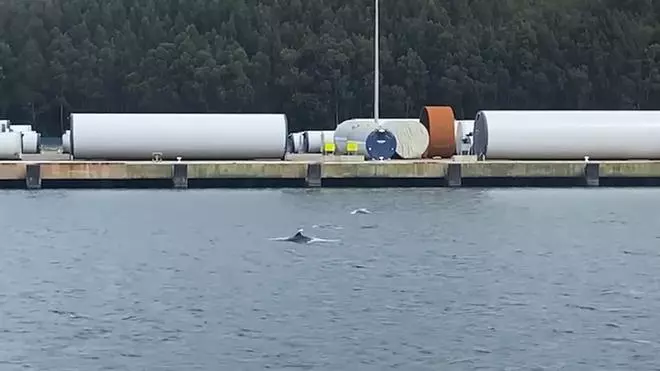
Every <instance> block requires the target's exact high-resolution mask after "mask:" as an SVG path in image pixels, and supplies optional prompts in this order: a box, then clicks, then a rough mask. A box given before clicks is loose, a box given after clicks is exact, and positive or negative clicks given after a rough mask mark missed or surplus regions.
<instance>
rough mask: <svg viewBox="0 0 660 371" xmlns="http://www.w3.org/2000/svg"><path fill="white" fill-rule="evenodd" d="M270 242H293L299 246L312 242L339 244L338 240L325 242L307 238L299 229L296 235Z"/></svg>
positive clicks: (277, 238)
mask: <svg viewBox="0 0 660 371" xmlns="http://www.w3.org/2000/svg"><path fill="white" fill-rule="evenodd" d="M270 240H271V241H285V242H293V243H299V244H308V243H312V242H339V240H326V239H323V238H314V237H309V236H305V235H304V234H303V230H302V229H299V230H298V231H297V232H296V234H294V235H293V236H291V237H275V238H271V239H270Z"/></svg>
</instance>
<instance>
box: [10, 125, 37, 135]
mask: <svg viewBox="0 0 660 371" xmlns="http://www.w3.org/2000/svg"><path fill="white" fill-rule="evenodd" d="M9 129H10V130H11V131H16V132H19V133H24V132H26V131H32V125H15V124H10V125H9Z"/></svg>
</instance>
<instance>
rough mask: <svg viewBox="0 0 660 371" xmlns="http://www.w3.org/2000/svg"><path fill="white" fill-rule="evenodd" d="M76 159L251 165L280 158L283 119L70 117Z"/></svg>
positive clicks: (275, 116)
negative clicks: (157, 155) (156, 158)
mask: <svg viewBox="0 0 660 371" xmlns="http://www.w3.org/2000/svg"><path fill="white" fill-rule="evenodd" d="M71 133H72V139H71V151H72V152H73V153H72V154H73V157H74V158H76V159H108V160H112V159H117V160H148V159H151V158H152V154H153V153H154V152H160V153H162V158H163V159H165V160H175V159H176V158H177V157H181V158H182V159H184V160H251V159H271V158H272V159H275V158H278V159H279V158H283V157H284V152H285V149H286V137H287V120H286V116H285V115H283V114H151V113H149V114H147V113H144V114H89V113H74V114H71Z"/></svg>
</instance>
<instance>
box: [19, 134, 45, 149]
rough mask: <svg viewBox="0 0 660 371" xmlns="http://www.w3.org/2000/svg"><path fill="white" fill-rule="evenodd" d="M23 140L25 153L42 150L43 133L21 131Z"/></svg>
mask: <svg viewBox="0 0 660 371" xmlns="http://www.w3.org/2000/svg"><path fill="white" fill-rule="evenodd" d="M20 134H21V135H22V137H23V138H22V141H23V153H29V154H35V153H40V152H41V134H39V133H37V132H36V131H24V132H22V133H20Z"/></svg>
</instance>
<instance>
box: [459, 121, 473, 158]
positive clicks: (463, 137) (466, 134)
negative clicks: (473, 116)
mask: <svg viewBox="0 0 660 371" xmlns="http://www.w3.org/2000/svg"><path fill="white" fill-rule="evenodd" d="M454 128H455V134H456V135H455V136H454V137H455V139H456V154H457V155H467V154H469V153H470V151H471V149H472V132H473V130H474V120H456V121H454Z"/></svg>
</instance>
